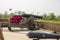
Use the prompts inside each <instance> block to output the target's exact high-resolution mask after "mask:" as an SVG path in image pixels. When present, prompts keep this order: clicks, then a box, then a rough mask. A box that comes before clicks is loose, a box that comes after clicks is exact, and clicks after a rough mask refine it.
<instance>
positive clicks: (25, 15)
mask: <svg viewBox="0 0 60 40" xmlns="http://www.w3.org/2000/svg"><path fill="white" fill-rule="evenodd" d="M21 16H22V17H26V18H29V17H30V16H32V17H34V18H41V19H42V18H43V17H42V16H38V15H32V14H23V15H21Z"/></svg>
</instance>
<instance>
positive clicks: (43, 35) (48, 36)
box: [27, 32, 60, 40]
mask: <svg viewBox="0 0 60 40" xmlns="http://www.w3.org/2000/svg"><path fill="white" fill-rule="evenodd" d="M27 36H28V37H29V38H37V39H38V40H39V39H57V40H59V38H60V35H59V34H53V33H41V32H29V33H28V34H27Z"/></svg>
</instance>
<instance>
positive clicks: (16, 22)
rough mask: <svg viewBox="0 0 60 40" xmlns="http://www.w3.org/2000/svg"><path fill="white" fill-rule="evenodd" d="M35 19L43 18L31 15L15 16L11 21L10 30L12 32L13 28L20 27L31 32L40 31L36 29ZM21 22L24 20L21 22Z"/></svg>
mask: <svg viewBox="0 0 60 40" xmlns="http://www.w3.org/2000/svg"><path fill="white" fill-rule="evenodd" d="M22 17H24V18H26V19H24V18H22ZM34 18H42V16H37V15H31V14H23V15H14V16H13V17H11V18H10V19H9V26H8V30H9V31H11V27H20V28H28V29H29V30H35V29H39V28H38V27H37V28H36V27H35V26H36V25H35V22H34V20H35V19H34ZM21 20H23V21H22V22H21Z"/></svg>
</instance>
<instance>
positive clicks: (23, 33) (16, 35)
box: [3, 28, 56, 40]
mask: <svg viewBox="0 0 60 40" xmlns="http://www.w3.org/2000/svg"><path fill="white" fill-rule="evenodd" d="M17 29H18V30H17ZM14 30H15V31H13V32H10V31H8V29H7V28H3V36H4V40H32V39H30V38H28V36H27V33H28V32H30V31H29V30H26V29H21V30H20V28H15V29H14ZM37 31H39V32H47V33H51V32H52V31H45V30H37ZM41 40H56V39H41Z"/></svg>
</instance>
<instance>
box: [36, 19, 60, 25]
mask: <svg viewBox="0 0 60 40" xmlns="http://www.w3.org/2000/svg"><path fill="white" fill-rule="evenodd" d="M35 21H36V22H50V23H58V24H60V21H55V20H35Z"/></svg>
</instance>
